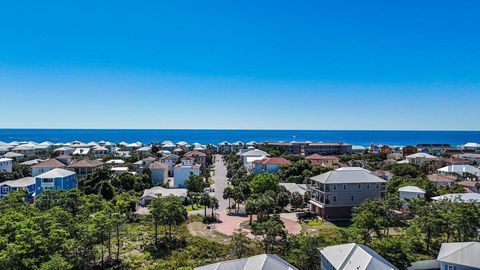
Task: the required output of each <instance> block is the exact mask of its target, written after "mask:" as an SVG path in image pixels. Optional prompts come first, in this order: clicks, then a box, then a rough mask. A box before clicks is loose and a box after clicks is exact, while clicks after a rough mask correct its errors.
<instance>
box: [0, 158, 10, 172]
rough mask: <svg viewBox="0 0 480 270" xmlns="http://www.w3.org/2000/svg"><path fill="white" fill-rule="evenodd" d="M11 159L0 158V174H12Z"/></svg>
mask: <svg viewBox="0 0 480 270" xmlns="http://www.w3.org/2000/svg"><path fill="white" fill-rule="evenodd" d="M12 167H13V159H11V158H0V172H8V173H11V172H12V170H13V169H12Z"/></svg>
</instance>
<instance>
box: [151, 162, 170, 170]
mask: <svg viewBox="0 0 480 270" xmlns="http://www.w3.org/2000/svg"><path fill="white" fill-rule="evenodd" d="M167 168H168V165H167V164H165V163H161V162H158V161H155V162H153V163H152V164H150V170H152V169H167Z"/></svg>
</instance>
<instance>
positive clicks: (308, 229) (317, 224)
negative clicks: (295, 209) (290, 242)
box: [300, 219, 338, 237]
mask: <svg viewBox="0 0 480 270" xmlns="http://www.w3.org/2000/svg"><path fill="white" fill-rule="evenodd" d="M300 225H301V226H302V232H304V233H306V234H316V233H319V234H322V235H324V236H325V237H334V236H335V235H336V234H337V229H338V227H337V226H336V225H335V224H333V223H331V222H328V221H324V220H320V219H311V220H309V221H306V222H300Z"/></svg>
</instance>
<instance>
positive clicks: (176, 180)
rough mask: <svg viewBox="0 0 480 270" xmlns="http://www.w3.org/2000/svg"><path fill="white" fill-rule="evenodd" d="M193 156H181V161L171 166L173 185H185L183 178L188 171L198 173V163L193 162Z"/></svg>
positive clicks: (187, 175)
mask: <svg viewBox="0 0 480 270" xmlns="http://www.w3.org/2000/svg"><path fill="white" fill-rule="evenodd" d="M193 161H194V160H193V158H188V157H187V158H182V162H181V163H180V164H177V165H176V166H175V167H173V172H174V173H173V186H174V187H185V180H187V179H188V177H190V173H193V174H195V175H200V166H201V165H200V164H195V163H194V162H193Z"/></svg>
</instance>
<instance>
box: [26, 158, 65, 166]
mask: <svg viewBox="0 0 480 270" xmlns="http://www.w3.org/2000/svg"><path fill="white" fill-rule="evenodd" d="M64 167H65V164H63V163H62V162H60V161H59V160H58V159H56V158H51V159H47V160H45V161H43V162H40V163H37V164H35V165H33V166H32V168H64Z"/></svg>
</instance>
